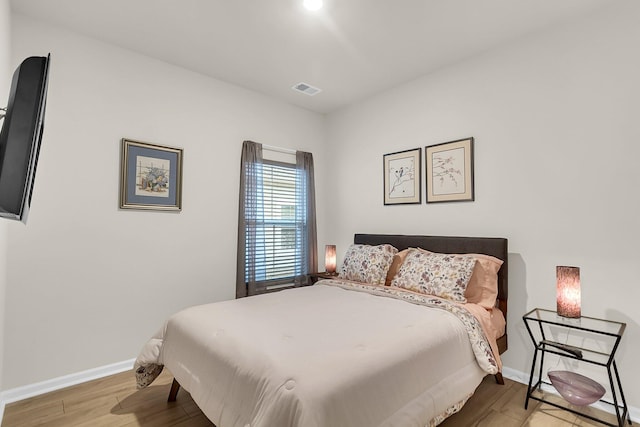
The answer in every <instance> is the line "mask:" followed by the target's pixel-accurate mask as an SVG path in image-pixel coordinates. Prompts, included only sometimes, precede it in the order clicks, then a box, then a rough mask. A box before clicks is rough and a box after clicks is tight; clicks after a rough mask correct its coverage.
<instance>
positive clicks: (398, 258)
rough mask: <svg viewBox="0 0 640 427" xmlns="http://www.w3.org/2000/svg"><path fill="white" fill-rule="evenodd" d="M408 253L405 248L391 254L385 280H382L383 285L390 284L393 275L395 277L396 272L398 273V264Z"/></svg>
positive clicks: (400, 263) (399, 264)
mask: <svg viewBox="0 0 640 427" xmlns="http://www.w3.org/2000/svg"><path fill="white" fill-rule="evenodd" d="M408 253H409V249H405V250H403V251H400V252H398V253H397V254H395V255H394V256H393V261H392V262H391V267H389V271H388V272H387V280H386V281H385V282H384V285H385V286H390V285H391V281H392V280H393V278H394V277H396V274H397V273H398V270H400V266H401V265H402V263H403V262H404V259H405V258H406V257H407V254H408Z"/></svg>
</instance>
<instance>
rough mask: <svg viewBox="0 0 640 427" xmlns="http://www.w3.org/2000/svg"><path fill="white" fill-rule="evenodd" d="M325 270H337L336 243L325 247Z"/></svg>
mask: <svg viewBox="0 0 640 427" xmlns="http://www.w3.org/2000/svg"><path fill="white" fill-rule="evenodd" d="M324 271H326V272H327V273H330V274H335V272H336V245H326V246H325V247H324Z"/></svg>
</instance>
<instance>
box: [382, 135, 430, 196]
mask: <svg viewBox="0 0 640 427" xmlns="http://www.w3.org/2000/svg"><path fill="white" fill-rule="evenodd" d="M421 159H422V149H421V148H414V149H412V150H406V151H400V152H397V153H390V154H385V155H384V156H383V162H384V204H385V205H403V204H404V205H406V204H419V203H422V197H421V196H422V187H421V182H422V174H421V172H422V160H421Z"/></svg>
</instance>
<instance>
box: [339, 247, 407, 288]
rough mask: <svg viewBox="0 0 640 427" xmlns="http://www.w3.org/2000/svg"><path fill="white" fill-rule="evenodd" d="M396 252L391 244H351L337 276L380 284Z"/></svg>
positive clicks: (383, 280)
mask: <svg viewBox="0 0 640 427" xmlns="http://www.w3.org/2000/svg"><path fill="white" fill-rule="evenodd" d="M396 253H398V250H397V249H396V248H394V247H393V246H391V245H378V246H370V245H355V244H354V245H351V246H349V249H347V253H346V254H345V257H344V261H343V262H342V267H341V269H340V274H339V275H338V277H339V278H340V279H345V280H353V281H355V282H362V283H368V284H372V285H380V286H382V285H384V284H385V279H386V278H387V272H388V271H389V267H390V266H391V263H392V262H393V256H394V255H395V254H396Z"/></svg>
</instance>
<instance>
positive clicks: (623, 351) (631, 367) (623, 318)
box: [605, 308, 640, 387]
mask: <svg viewBox="0 0 640 427" xmlns="http://www.w3.org/2000/svg"><path fill="white" fill-rule="evenodd" d="M605 313H606V315H605V319H607V320H613V321H616V322H623V323H626V324H627V327H626V328H625V330H624V335H623V336H622V340H621V341H620V347H619V348H618V351H617V352H616V364H617V365H618V369H619V370H620V377H621V378H622V381H623V382H624V378H625V373H626V374H627V375H629V374H631V373H632V372H633V371H635V360H634V355H633V354H628V353H630V352H628V350H627V349H628V345H629V344H628V343H637V342H638V341H640V325H638V323H637V322H636V321H635V320H634V319H632V318H631V317H629V316H628V315H627V314H625V313H623V312H621V311H618V310H616V309H615V308H608V309H607V310H606V311H605ZM635 357H636V358H637V355H635ZM626 359H629V363H625V362H626ZM625 367H626V369H625ZM622 386H623V387H624V383H623V384H622Z"/></svg>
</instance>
